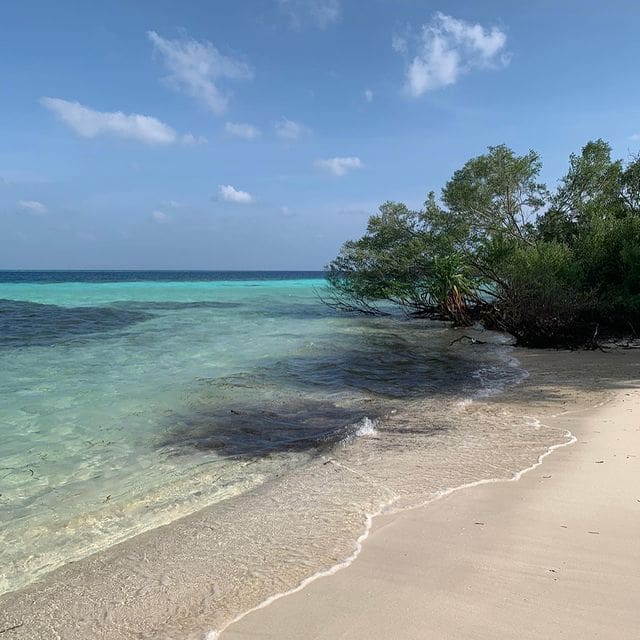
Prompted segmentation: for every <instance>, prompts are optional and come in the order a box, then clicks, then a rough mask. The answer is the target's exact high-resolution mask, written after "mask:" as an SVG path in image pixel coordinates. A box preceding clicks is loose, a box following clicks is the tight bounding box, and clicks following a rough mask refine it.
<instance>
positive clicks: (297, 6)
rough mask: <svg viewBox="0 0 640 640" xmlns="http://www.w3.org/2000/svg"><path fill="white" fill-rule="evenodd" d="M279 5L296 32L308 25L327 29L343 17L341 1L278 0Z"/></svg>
mask: <svg viewBox="0 0 640 640" xmlns="http://www.w3.org/2000/svg"><path fill="white" fill-rule="evenodd" d="M278 4H279V5H280V9H281V10H282V11H284V12H285V13H286V14H287V15H288V17H289V24H290V25H291V28H292V29H295V30H299V29H302V28H303V27H305V26H307V25H310V26H314V27H318V28H319V29H326V28H327V27H328V26H329V25H331V24H334V23H336V22H339V21H340V19H341V17H342V10H341V6H340V0H278Z"/></svg>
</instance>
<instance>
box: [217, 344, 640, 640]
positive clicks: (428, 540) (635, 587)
mask: <svg viewBox="0 0 640 640" xmlns="http://www.w3.org/2000/svg"><path fill="white" fill-rule="evenodd" d="M539 357H540V356H539V354H536V353H535V352H533V353H532V354H531V355H530V356H529V357H528V358H527V356H526V355H525V365H526V366H530V365H535V362H536V359H539ZM543 358H546V359H547V360H548V359H550V360H552V361H555V362H556V363H558V362H559V361H560V359H561V358H564V359H565V363H564V365H563V366H566V367H571V366H572V364H571V363H572V362H573V364H574V365H578V366H580V367H587V368H589V369H592V368H593V367H598V366H601V376H602V377H601V389H605V388H610V389H614V390H613V391H612V393H613V396H612V397H611V398H610V399H609V400H608V401H607V402H605V403H604V404H603V405H602V406H600V407H597V408H593V406H583V407H577V406H572V407H569V408H565V409H563V410H562V411H560V412H558V413H559V415H556V416H555V417H551V416H549V417H547V418H546V419H547V420H549V421H552V422H554V423H555V424H557V425H558V426H561V427H562V428H566V429H567V430H569V431H571V433H572V434H574V436H575V438H576V442H575V443H574V444H571V445H569V446H566V447H562V448H558V449H557V450H555V451H554V452H553V453H552V455H549V456H547V457H545V459H544V460H543V461H542V463H541V464H540V465H538V466H536V468H534V469H532V470H530V471H529V472H527V473H526V474H524V475H523V476H522V477H521V478H520V479H519V480H517V481H515V482H496V483H487V484H482V485H478V486H475V487H471V488H466V489H462V490H460V491H456V492H454V493H452V494H450V495H449V496H447V497H444V498H442V499H440V500H438V501H436V502H433V503H431V504H429V505H427V506H425V507H421V508H418V509H412V510H409V511H405V512H403V513H400V514H395V515H385V516H380V517H378V518H376V519H375V520H374V524H373V527H372V530H371V533H370V535H369V537H368V539H367V540H366V541H365V542H364V544H363V548H362V552H361V553H360V555H359V556H358V557H357V558H356V560H355V561H354V562H353V563H352V564H351V565H350V566H348V567H347V568H345V569H343V570H341V571H338V572H336V573H335V574H334V575H331V576H328V577H323V578H319V579H317V580H315V581H314V582H312V583H311V584H309V585H308V586H307V587H306V588H304V589H303V590H300V591H298V592H296V593H293V594H291V595H287V596H284V597H282V598H279V599H277V600H276V601H274V602H273V603H271V604H270V605H269V606H266V607H264V608H261V609H259V610H257V611H254V612H252V613H250V614H248V615H246V616H245V617H244V618H242V619H241V620H240V621H239V622H236V623H235V624H233V625H231V626H230V627H229V628H228V629H227V630H226V631H225V632H224V633H223V634H222V635H221V637H222V638H223V640H249V639H251V640H254V639H257V638H260V639H276V638H277V639H279V640H287V639H292V640H293V639H299V638H308V639H312V638H313V639H327V640H329V639H332V640H335V639H337V638H349V639H354V640H355V639H359V638H362V639H365V638H366V639H368V640H370V639H371V638H380V639H382V638H398V639H406V640H409V639H411V640H413V639H416V640H418V639H424V638H456V639H461V638H469V639H474V640H477V639H479V638H487V639H489V638H491V639H496V638H504V639H507V638H509V639H512V638H576V639H577V638H581V639H584V638H607V639H609V638H610V639H614V638H615V639H617V640H621V639H624V638H628V639H629V640H631V639H632V638H637V637H638V629H640V609H639V608H638V594H639V593H640V543H639V542H638V541H639V540H640V489H639V487H640V391H639V390H638V389H637V388H634V387H635V385H634V383H633V380H632V377H633V367H634V366H636V365H635V362H637V358H635V360H634V358H633V357H632V356H631V355H629V354H609V355H608V356H604V355H603V354H555V355H550V356H543ZM527 359H528V360H529V362H528V363H527V362H526V360H527ZM599 363H600V364H599ZM618 365H619V366H620V367H621V368H620V369H618V370H617V371H616V366H618ZM625 367H626V369H627V377H626V379H625V377H624V376H620V377H619V379H618V381H617V382H614V378H615V377H616V374H620V373H621V371H622V370H623V369H624V368H625ZM560 404H563V403H562V401H560ZM596 404H597V403H596Z"/></svg>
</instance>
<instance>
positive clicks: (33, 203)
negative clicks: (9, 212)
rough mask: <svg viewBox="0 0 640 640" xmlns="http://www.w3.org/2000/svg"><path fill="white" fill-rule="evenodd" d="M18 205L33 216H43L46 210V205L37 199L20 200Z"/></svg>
mask: <svg viewBox="0 0 640 640" xmlns="http://www.w3.org/2000/svg"><path fill="white" fill-rule="evenodd" d="M18 206H19V207H20V208H21V209H22V210H23V211H25V212H26V213H31V214H33V215H35V216H43V215H45V214H46V213H47V211H48V209H47V207H46V206H45V205H43V204H42V202H38V201H37V200H20V202H18Z"/></svg>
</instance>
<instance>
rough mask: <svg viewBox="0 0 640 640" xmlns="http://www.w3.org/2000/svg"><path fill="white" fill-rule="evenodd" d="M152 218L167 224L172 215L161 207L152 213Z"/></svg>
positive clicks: (159, 222)
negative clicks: (161, 209)
mask: <svg viewBox="0 0 640 640" xmlns="http://www.w3.org/2000/svg"><path fill="white" fill-rule="evenodd" d="M151 218H152V219H153V221H154V222H157V223H158V224H166V223H167V222H169V220H171V217H170V216H169V215H167V214H166V213H165V212H164V211H160V210H159V209H156V210H155V211H154V212H153V213H152V214H151Z"/></svg>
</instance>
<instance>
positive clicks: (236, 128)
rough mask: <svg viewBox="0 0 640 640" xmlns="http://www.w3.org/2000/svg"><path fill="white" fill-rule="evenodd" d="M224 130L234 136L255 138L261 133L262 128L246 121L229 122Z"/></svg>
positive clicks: (246, 138) (248, 138) (247, 138)
mask: <svg viewBox="0 0 640 640" xmlns="http://www.w3.org/2000/svg"><path fill="white" fill-rule="evenodd" d="M224 130H225V131H226V132H227V133H228V134H229V135H232V136H236V137H237V138H243V139H244V140H255V139H256V138H257V137H258V136H259V135H260V133H261V132H260V129H258V127H254V126H253V125H252V124H247V123H246V122H227V123H226V124H225V125H224Z"/></svg>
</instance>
